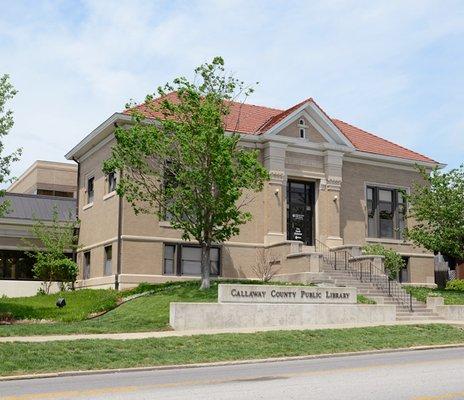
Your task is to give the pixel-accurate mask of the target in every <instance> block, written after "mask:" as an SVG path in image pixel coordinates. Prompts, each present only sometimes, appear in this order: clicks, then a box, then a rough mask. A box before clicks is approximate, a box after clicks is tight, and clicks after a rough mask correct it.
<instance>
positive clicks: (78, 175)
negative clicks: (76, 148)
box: [72, 157, 81, 262]
mask: <svg viewBox="0 0 464 400" xmlns="http://www.w3.org/2000/svg"><path fill="white" fill-rule="evenodd" d="M72 159H73V161H74V162H75V163H76V164H77V188H76V220H77V221H78V220H79V192H80V183H81V164H80V163H79V161H77V160H76V158H74V157H73V158H72ZM79 228H80V226H78V227H77V228H76V229H75V230H74V234H75V235H76V236H77V237H78V238H79ZM73 261H74V262H77V249H73Z"/></svg>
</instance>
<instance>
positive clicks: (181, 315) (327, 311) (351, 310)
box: [169, 303, 396, 330]
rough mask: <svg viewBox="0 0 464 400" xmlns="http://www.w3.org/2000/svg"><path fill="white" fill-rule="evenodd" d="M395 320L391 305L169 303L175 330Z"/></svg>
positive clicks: (171, 322)
mask: <svg viewBox="0 0 464 400" xmlns="http://www.w3.org/2000/svg"><path fill="white" fill-rule="evenodd" d="M395 320H396V307H395V306H394V305H370V304H344V305H341V304H246V303H243V304H237V303H171V304H170V315H169V323H170V325H171V326H172V328H174V329H175V330H189V329H202V330H207V329H228V328H259V327H282V328H283V329H285V328H286V327H292V326H302V325H327V326H330V325H340V324H356V323H385V322H394V321H395Z"/></svg>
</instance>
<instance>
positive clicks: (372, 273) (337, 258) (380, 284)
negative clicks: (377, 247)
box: [315, 239, 413, 311]
mask: <svg viewBox="0 0 464 400" xmlns="http://www.w3.org/2000/svg"><path fill="white" fill-rule="evenodd" d="M315 248H316V251H317V252H318V253H322V257H323V259H324V262H326V263H327V264H328V265H329V266H330V267H331V268H333V269H335V270H346V271H347V272H348V273H349V274H350V275H351V276H353V277H354V278H355V279H357V280H359V281H360V282H366V283H372V284H373V285H374V286H376V287H377V288H379V289H380V290H382V291H383V292H384V293H385V294H386V295H388V296H390V297H392V298H393V299H395V300H396V301H397V302H398V303H400V304H402V305H404V306H405V307H407V308H408V309H409V310H410V311H413V307H412V296H411V294H410V293H408V292H407V291H406V290H404V288H403V287H402V286H401V284H400V283H399V282H398V281H397V280H396V279H392V278H391V277H389V276H388V274H386V273H385V270H383V269H382V268H380V267H379V266H378V265H376V264H374V263H373V262H372V261H371V260H370V259H368V258H363V257H355V256H353V255H352V254H351V253H350V252H349V251H348V250H346V249H343V248H342V249H331V248H330V247H329V246H327V245H326V244H325V243H322V242H321V241H319V240H317V239H316V245H315Z"/></svg>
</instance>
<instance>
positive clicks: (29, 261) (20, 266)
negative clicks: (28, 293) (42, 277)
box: [0, 250, 35, 280]
mask: <svg viewBox="0 0 464 400" xmlns="http://www.w3.org/2000/svg"><path fill="white" fill-rule="evenodd" d="M34 263H35V260H34V258H33V257H31V256H29V255H28V254H27V253H26V252H24V251H19V250H0V279H22V280H33V279H34V273H33V272H32V268H33V267H34Z"/></svg>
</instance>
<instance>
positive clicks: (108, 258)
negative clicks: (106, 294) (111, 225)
mask: <svg viewBox="0 0 464 400" xmlns="http://www.w3.org/2000/svg"><path fill="white" fill-rule="evenodd" d="M112 261H113V246H111V245H110V246H105V263H104V267H103V274H104V275H105V276H108V275H111V273H112V272H113V268H112Z"/></svg>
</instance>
